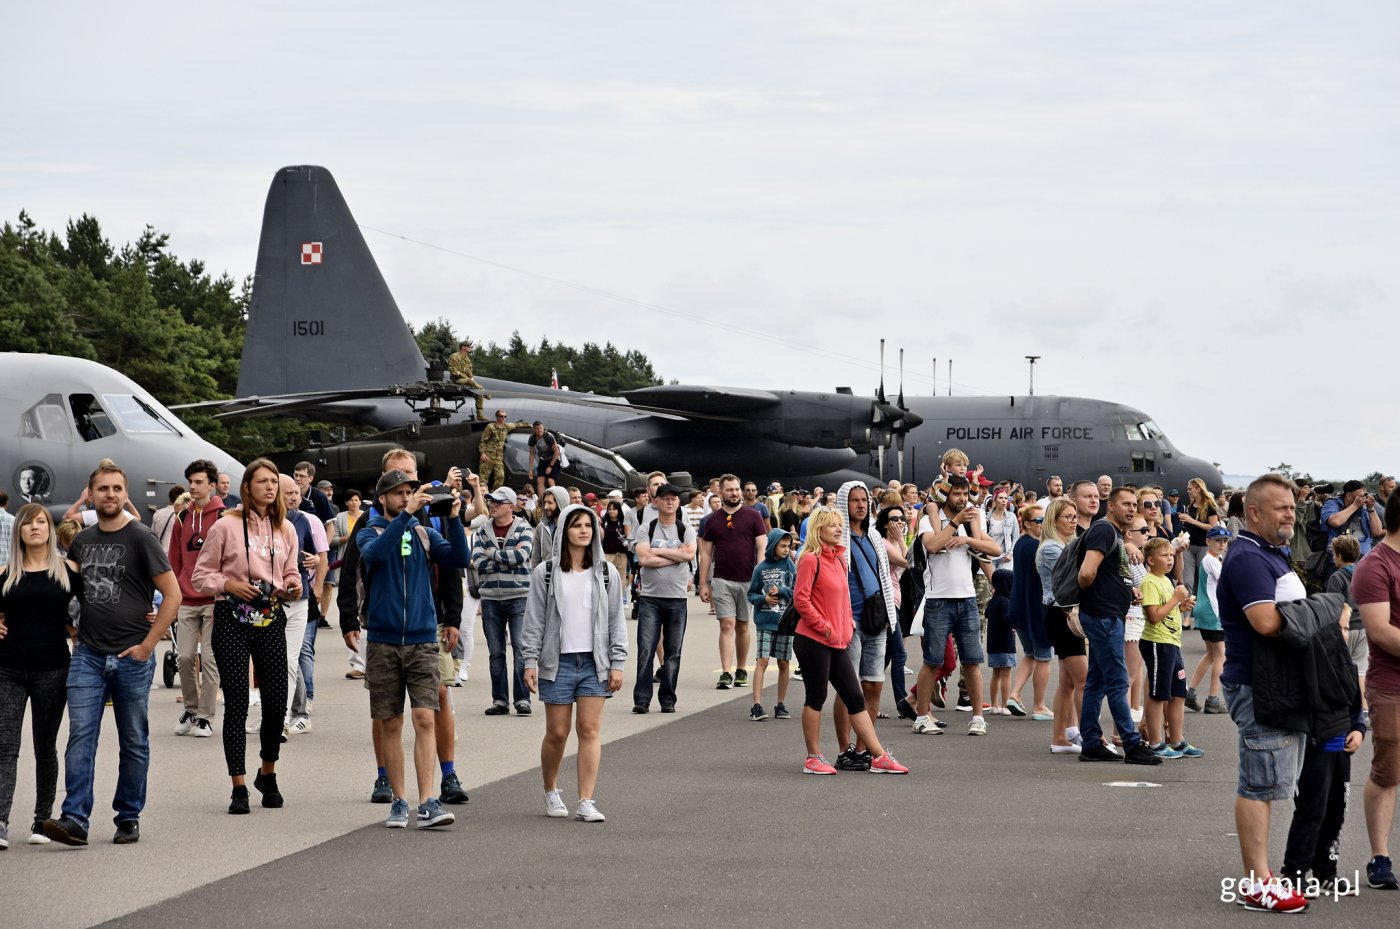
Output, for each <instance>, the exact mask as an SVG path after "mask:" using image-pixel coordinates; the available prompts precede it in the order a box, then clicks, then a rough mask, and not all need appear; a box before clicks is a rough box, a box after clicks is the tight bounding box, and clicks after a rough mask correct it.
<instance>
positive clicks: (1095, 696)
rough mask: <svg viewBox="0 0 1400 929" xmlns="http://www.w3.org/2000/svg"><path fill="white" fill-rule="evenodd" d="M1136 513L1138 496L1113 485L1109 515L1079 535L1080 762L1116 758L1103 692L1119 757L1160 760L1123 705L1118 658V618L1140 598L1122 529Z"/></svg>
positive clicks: (1124, 677)
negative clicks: (1083, 646)
mask: <svg viewBox="0 0 1400 929" xmlns="http://www.w3.org/2000/svg"><path fill="white" fill-rule="evenodd" d="M1135 516H1137V495H1136V494H1135V493H1133V491H1132V490H1130V489H1129V488H1127V487H1118V488H1115V489H1114V490H1113V491H1112V492H1111V493H1110V494H1109V498H1108V517H1107V518H1106V519H1100V520H1097V521H1096V522H1094V524H1093V525H1091V526H1090V527H1089V531H1088V532H1086V533H1084V535H1083V536H1081V537H1080V542H1079V548H1080V551H1081V553H1082V558H1083V561H1082V563H1081V565H1080V568H1079V590H1080V595H1079V624H1080V625H1081V626H1082V627H1083V629H1084V635H1085V637H1086V638H1087V639H1088V640H1089V673H1088V676H1087V677H1086V678H1085V679H1084V709H1083V711H1082V712H1081V713H1080V714H1079V734H1080V735H1081V736H1082V737H1083V739H1084V744H1083V748H1082V749H1081V750H1080V753H1079V760H1080V761H1118V760H1119V757H1118V755H1117V754H1115V753H1113V752H1111V751H1110V750H1109V749H1108V748H1107V746H1105V745H1104V744H1103V726H1102V725H1101V724H1100V723H1099V707H1100V705H1101V702H1102V700H1103V698H1104V697H1105V696H1107V697H1108V709H1109V712H1111V713H1112V714H1113V723H1114V725H1115V726H1117V727H1118V734H1119V736H1120V737H1121V738H1122V739H1123V758H1122V760H1123V761H1126V762H1127V763H1128V764H1145V765H1154V764H1161V763H1162V759H1160V758H1158V757H1157V756H1156V755H1155V754H1153V752H1152V750H1151V749H1149V748H1148V747H1147V746H1146V745H1144V744H1143V742H1142V738H1141V736H1139V735H1138V731H1137V727H1136V726H1134V725H1133V717H1132V714H1131V713H1130V712H1129V709H1128V665H1127V663H1126V662H1125V661H1124V659H1123V618H1124V617H1125V616H1127V614H1128V607H1130V606H1132V605H1133V604H1134V603H1140V602H1142V591H1141V590H1140V589H1139V588H1137V587H1135V586H1133V581H1132V576H1131V575H1130V574H1129V573H1128V553H1127V551H1126V550H1125V549H1124V547H1123V530H1124V529H1126V528H1127V527H1128V525H1129V524H1130V523H1131V522H1132V520H1133V518H1134V517H1135Z"/></svg>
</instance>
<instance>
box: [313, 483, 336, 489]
mask: <svg viewBox="0 0 1400 929" xmlns="http://www.w3.org/2000/svg"><path fill="white" fill-rule="evenodd" d="M334 486H335V485H334V484H332V483H331V482H330V481H317V482H316V489H318V490H325V489H326V488H327V487H334Z"/></svg>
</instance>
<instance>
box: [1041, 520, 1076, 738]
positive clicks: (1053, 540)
mask: <svg viewBox="0 0 1400 929" xmlns="http://www.w3.org/2000/svg"><path fill="white" fill-rule="evenodd" d="M1078 524H1079V515H1078V513H1077V512H1076V511H1075V506H1074V501H1072V500H1071V499H1070V498H1069V497H1056V498H1055V499H1054V500H1052V501H1050V506H1049V507H1047V508H1046V510H1045V522H1044V523H1042V524H1041V532H1040V548H1039V550H1038V551H1037V552H1036V570H1037V572H1038V573H1039V574H1040V587H1041V599H1042V600H1043V601H1044V603H1045V633H1046V635H1047V636H1049V638H1050V645H1051V647H1052V648H1053V649H1054V650H1055V657H1056V658H1058V659H1060V680H1059V683H1057V684H1056V685H1055V699H1054V702H1053V707H1052V709H1053V711H1054V713H1055V725H1054V732H1053V733H1052V735H1051V738H1050V752H1051V753H1052V754H1055V755H1073V754H1078V753H1079V740H1078V735H1079V713H1080V707H1081V705H1082V704H1083V701H1084V680H1085V678H1086V677H1088V674H1089V658H1088V654H1089V653H1088V649H1087V648H1086V647H1085V644H1084V639H1083V638H1082V637H1081V636H1080V635H1078V634H1077V633H1076V632H1074V630H1073V629H1071V628H1070V625H1069V610H1067V609H1065V608H1064V607H1062V606H1060V605H1059V604H1057V603H1056V602H1055V585H1054V584H1053V583H1052V582H1051V575H1052V573H1053V572H1054V570H1055V562H1057V561H1059V560H1060V555H1061V554H1062V553H1063V552H1064V550H1065V546H1066V545H1068V544H1069V541H1070V539H1073V538H1074V533H1075V527H1076V526H1078Z"/></svg>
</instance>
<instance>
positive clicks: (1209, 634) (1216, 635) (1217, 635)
mask: <svg viewBox="0 0 1400 929" xmlns="http://www.w3.org/2000/svg"><path fill="white" fill-rule="evenodd" d="M1196 631H1197V632H1199V633H1200V634H1201V641H1202V642H1224V641H1225V630H1224V629H1197V630H1196Z"/></svg>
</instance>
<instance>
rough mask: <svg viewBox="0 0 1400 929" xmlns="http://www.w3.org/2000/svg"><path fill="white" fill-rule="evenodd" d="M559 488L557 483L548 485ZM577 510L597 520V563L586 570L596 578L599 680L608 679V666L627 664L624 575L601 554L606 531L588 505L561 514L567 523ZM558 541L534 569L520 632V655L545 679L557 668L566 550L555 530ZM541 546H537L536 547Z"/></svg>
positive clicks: (595, 660)
mask: <svg viewBox="0 0 1400 929" xmlns="http://www.w3.org/2000/svg"><path fill="white" fill-rule="evenodd" d="M550 489H551V490H555V489H557V488H550ZM575 511H578V512H582V513H586V514H587V518H588V519H589V521H591V522H592V523H593V541H592V543H591V548H592V555H593V567H592V568H590V569H588V570H589V572H590V574H591V575H592V583H593V666H594V668H596V669H597V671H598V680H599V681H606V680H607V679H608V671H610V670H612V671H621V670H623V668H624V667H625V666H626V664H627V621H626V620H625V619H624V617H623V615H622V579H621V578H620V577H618V574H617V569H616V568H614V567H613V566H612V565H610V564H608V563H607V561H605V560H604V558H603V534H602V528H601V524H600V520H599V519H598V514H597V513H595V512H593V510H592V509H590V508H589V507H586V506H583V505H581V504H574V505H572V506H568V507H566V508H565V509H564V511H563V512H562V513H560V514H559V522H558V525H559V526H563V525H564V524H565V522H566V521H567V520H568V518H569V515H570V514H571V513H573V512H575ZM552 537H553V539H554V545H553V547H552V548H551V549H550V551H549V552H548V553H547V554H546V556H545V559H544V561H542V562H541V563H540V564H539V565H537V566H536V567H535V569H534V571H532V572H531V573H530V595H529V597H527V598H526V600H525V621H524V624H523V628H522V629H521V632H520V655H521V657H522V658H524V660H525V667H527V668H537V669H538V670H539V676H540V679H541V680H546V681H552V680H554V678H555V676H556V675H557V674H558V673H559V637H560V636H559V633H560V625H561V614H560V607H559V598H560V597H561V596H562V591H563V587H564V585H563V584H561V583H560V582H559V577H560V574H562V569H561V568H560V567H559V556H560V554H561V553H562V552H563V550H564V533H563V532H555V533H553V534H552ZM537 548H538V547H537Z"/></svg>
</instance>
